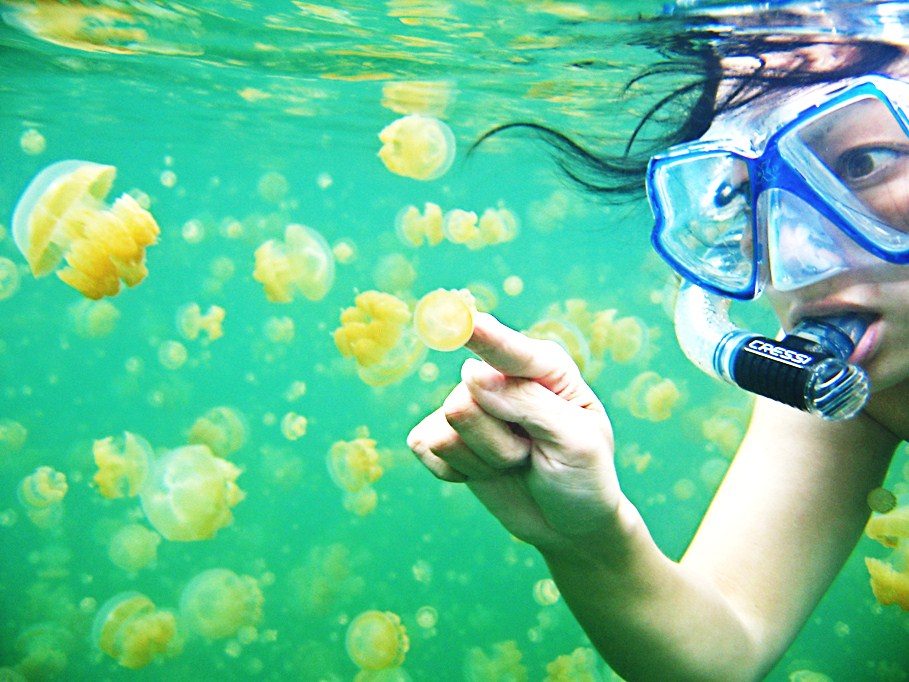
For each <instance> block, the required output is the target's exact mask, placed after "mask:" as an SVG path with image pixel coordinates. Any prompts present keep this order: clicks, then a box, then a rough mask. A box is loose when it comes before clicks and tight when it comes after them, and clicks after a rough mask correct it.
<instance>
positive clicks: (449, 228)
mask: <svg viewBox="0 0 909 682" xmlns="http://www.w3.org/2000/svg"><path fill="white" fill-rule="evenodd" d="M477 220H478V218H477V214H476V213H474V212H473V211H465V210H463V209H460V208H453V209H451V210H450V211H447V212H446V213H445V218H444V222H443V223H442V230H443V232H444V234H445V238H446V239H447V240H448V241H450V242H451V243H452V244H467V245H468V246H471V247H473V248H478V247H479V246H482V242H481V241H480V228H479V226H478V225H477Z"/></svg>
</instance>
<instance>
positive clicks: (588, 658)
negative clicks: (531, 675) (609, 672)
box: [543, 647, 603, 682]
mask: <svg viewBox="0 0 909 682" xmlns="http://www.w3.org/2000/svg"><path fill="white" fill-rule="evenodd" d="M598 664H599V658H598V657H597V655H596V653H594V651H593V649H590V648H588V647H578V648H577V649H575V650H574V651H572V652H571V653H570V654H567V655H564V656H559V657H558V658H556V659H555V660H554V661H552V663H549V664H547V665H546V677H545V678H544V680H543V682H603V676H602V675H600V671H599V670H597V665H598Z"/></svg>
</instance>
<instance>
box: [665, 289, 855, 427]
mask: <svg viewBox="0 0 909 682" xmlns="http://www.w3.org/2000/svg"><path fill="white" fill-rule="evenodd" d="M728 307H729V301H728V300H726V299H722V298H720V297H719V296H717V295H715V294H712V293H710V292H708V291H705V290H704V289H701V288H700V287H698V286H695V285H693V284H689V283H685V284H683V285H682V288H681V290H680V291H679V298H678V301H677V303H676V312H675V325H676V334H677V335H678V338H679V344H680V345H681V347H682V350H683V351H684V352H685V354H686V355H687V356H688V357H689V359H691V360H692V361H693V362H694V363H695V364H696V365H698V366H699V367H700V368H701V369H703V370H704V371H706V372H707V373H708V374H712V375H714V376H717V377H719V378H721V379H724V380H726V381H728V382H730V383H733V384H735V385H736V386H739V387H740V388H743V389H745V390H746V391H750V392H752V393H756V394H758V395H762V396H764V397H766V398H771V399H773V400H777V401H779V402H781V403H785V404H786V405H791V406H792V407H796V408H798V409H800V410H804V411H806V412H810V413H812V414H816V415H818V416H819V417H822V418H824V419H828V420H841V419H848V418H849V417H852V416H854V415H855V414H857V413H858V412H859V411H860V410H861V409H862V407H864V405H865V402H866V401H867V400H868V396H869V393H870V391H869V384H868V377H867V375H866V374H865V372H864V370H863V369H862V368H861V367H859V366H858V365H853V364H851V363H849V362H847V359H848V358H849V356H850V355H851V354H852V351H853V349H854V348H855V344H856V343H858V340H859V339H860V338H861V337H862V334H864V333H865V329H867V327H868V325H869V324H870V323H871V318H869V317H868V316H865V315H859V314H843V315H837V316H829V317H819V318H812V319H806V320H803V321H802V322H800V323H799V324H798V325H797V326H796V327H795V328H794V329H793V330H792V331H791V332H790V333H789V334H787V335H786V337H785V338H784V339H783V340H782V341H777V340H775V339H771V338H768V337H766V336H761V335H759V334H754V333H751V332H746V331H743V330H741V329H737V328H736V327H735V326H733V325H732V323H731V322H730V321H729V315H728Z"/></svg>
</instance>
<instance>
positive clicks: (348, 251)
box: [331, 238, 357, 265]
mask: <svg viewBox="0 0 909 682" xmlns="http://www.w3.org/2000/svg"><path fill="white" fill-rule="evenodd" d="M331 252H332V254H334V257H335V261H337V262H338V263H340V264H341V265H350V264H351V263H353V262H354V261H355V260H356V259H357V245H356V244H355V243H354V242H353V240H352V239H346V238H345V239H339V240H338V241H336V242H335V243H334V244H333V245H332V247H331Z"/></svg>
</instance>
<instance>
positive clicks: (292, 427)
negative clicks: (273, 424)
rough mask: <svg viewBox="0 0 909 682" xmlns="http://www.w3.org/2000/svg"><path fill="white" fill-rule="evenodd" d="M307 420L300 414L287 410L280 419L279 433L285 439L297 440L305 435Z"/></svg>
mask: <svg viewBox="0 0 909 682" xmlns="http://www.w3.org/2000/svg"><path fill="white" fill-rule="evenodd" d="M308 425H309V420H307V419H306V417H304V416H303V415H302V414H297V413H296V412H288V413H287V414H285V415H284V417H283V418H282V419H281V435H282V436H284V437H285V438H286V439H287V440H297V439H299V438H302V437H303V436H305V435H306V427H307V426H308Z"/></svg>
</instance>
